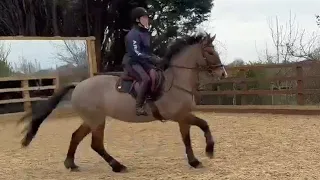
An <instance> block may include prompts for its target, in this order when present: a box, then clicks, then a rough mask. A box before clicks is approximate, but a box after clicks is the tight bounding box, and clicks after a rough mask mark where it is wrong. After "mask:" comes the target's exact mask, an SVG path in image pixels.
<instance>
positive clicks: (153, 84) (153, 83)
mask: <svg viewBox="0 0 320 180" xmlns="http://www.w3.org/2000/svg"><path fill="white" fill-rule="evenodd" d="M149 76H150V78H151V91H152V92H154V91H155V90H156V80H157V71H156V70H155V69H154V68H151V69H150V71H149Z"/></svg>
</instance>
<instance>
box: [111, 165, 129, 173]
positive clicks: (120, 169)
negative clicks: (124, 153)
mask: <svg viewBox="0 0 320 180" xmlns="http://www.w3.org/2000/svg"><path fill="white" fill-rule="evenodd" d="M112 171H113V172H116V173H125V172H128V169H127V167H126V166H124V165H122V164H118V165H115V166H113V167H112Z"/></svg>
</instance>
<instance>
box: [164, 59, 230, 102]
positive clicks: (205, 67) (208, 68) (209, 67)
mask: <svg viewBox="0 0 320 180" xmlns="http://www.w3.org/2000/svg"><path fill="white" fill-rule="evenodd" d="M202 54H203V53H202ZM203 59H204V60H205V61H206V64H207V65H202V66H200V65H196V67H186V66H179V65H172V64H171V65H170V67H172V68H179V69H187V70H198V71H199V72H200V71H206V72H209V73H210V74H212V72H213V70H214V69H215V68H219V67H223V68H224V65H223V64H221V63H219V64H216V65H209V62H208V61H207V58H206V57H204V56H203ZM198 77H199V76H198ZM173 81H174V75H173V77H172V80H171V85H170V87H169V89H168V90H165V92H168V91H170V89H171V88H172V87H174V88H176V89H179V90H182V91H184V92H186V93H188V94H190V95H195V96H199V93H197V88H192V90H187V89H185V88H183V87H180V86H178V85H176V84H174V83H173ZM198 81H199V79H198Z"/></svg>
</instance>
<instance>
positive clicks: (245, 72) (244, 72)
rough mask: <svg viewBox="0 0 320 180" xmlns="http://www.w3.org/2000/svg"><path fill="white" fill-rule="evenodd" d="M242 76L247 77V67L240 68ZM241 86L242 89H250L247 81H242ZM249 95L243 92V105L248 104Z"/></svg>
mask: <svg viewBox="0 0 320 180" xmlns="http://www.w3.org/2000/svg"><path fill="white" fill-rule="evenodd" d="M240 76H241V77H242V78H247V71H246V69H240ZM240 88H241V90H242V91H246V90H248V86H247V82H245V81H242V82H240ZM247 97H248V96H247V95H244V94H241V102H240V103H241V105H246V104H247Z"/></svg>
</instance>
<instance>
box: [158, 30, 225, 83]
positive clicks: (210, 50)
mask: <svg viewBox="0 0 320 180" xmlns="http://www.w3.org/2000/svg"><path fill="white" fill-rule="evenodd" d="M215 38H216V36H215V35H214V36H212V37H211V36H210V34H207V33H206V34H199V35H193V36H187V37H184V38H180V39H177V40H176V41H174V42H173V43H172V44H171V45H169V46H168V49H167V52H166V54H165V57H164V59H165V61H164V64H165V65H166V66H165V69H167V68H169V67H170V66H171V67H176V68H182V69H193V70H197V71H199V72H200V71H201V72H207V73H208V74H210V75H211V76H212V77H214V78H216V79H217V80H219V79H221V78H226V77H227V72H226V70H225V68H224V65H223V64H222V63H221V60H220V57H219V54H218V52H217V51H216V50H215V48H214V46H213V44H212V43H213V41H214V39H215ZM176 55H181V56H178V57H179V58H177V57H174V56H176ZM177 61H178V62H177Z"/></svg>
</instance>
